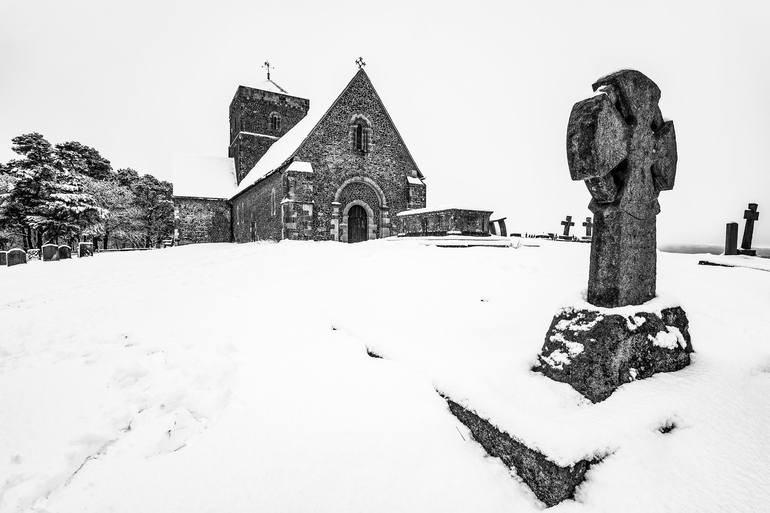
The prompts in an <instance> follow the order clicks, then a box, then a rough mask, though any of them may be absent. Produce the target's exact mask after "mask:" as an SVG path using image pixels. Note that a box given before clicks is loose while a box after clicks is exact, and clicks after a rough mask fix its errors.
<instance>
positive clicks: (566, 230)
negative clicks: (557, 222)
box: [561, 216, 575, 237]
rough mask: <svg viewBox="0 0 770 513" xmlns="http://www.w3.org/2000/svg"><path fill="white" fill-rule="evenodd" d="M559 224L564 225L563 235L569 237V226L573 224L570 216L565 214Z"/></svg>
mask: <svg viewBox="0 0 770 513" xmlns="http://www.w3.org/2000/svg"><path fill="white" fill-rule="evenodd" d="M561 225H562V226H563V227H564V236H565V237H569V229H570V227H571V226H575V223H573V222H572V216H567V217H566V218H565V219H564V221H562V222H561Z"/></svg>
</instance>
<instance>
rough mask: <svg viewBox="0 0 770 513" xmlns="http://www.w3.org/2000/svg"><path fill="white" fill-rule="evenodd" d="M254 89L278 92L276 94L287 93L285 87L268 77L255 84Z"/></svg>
mask: <svg viewBox="0 0 770 513" xmlns="http://www.w3.org/2000/svg"><path fill="white" fill-rule="evenodd" d="M254 88H255V89H261V90H263V91H269V92H271V93H278V94H288V93H287V92H286V89H284V88H283V87H281V86H279V85H278V84H276V83H275V82H273V81H272V80H270V79H269V78H268V79H267V80H265V81H264V82H260V83H259V84H257V85H256V86H254Z"/></svg>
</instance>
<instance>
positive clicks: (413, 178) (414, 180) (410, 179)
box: [406, 176, 423, 185]
mask: <svg viewBox="0 0 770 513" xmlns="http://www.w3.org/2000/svg"><path fill="white" fill-rule="evenodd" d="M406 180H407V181H408V182H409V183H411V184H412V185H423V181H422V180H420V179H419V178H417V177H416V176H407V177H406Z"/></svg>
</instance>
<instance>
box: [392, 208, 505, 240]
mask: <svg viewBox="0 0 770 513" xmlns="http://www.w3.org/2000/svg"><path fill="white" fill-rule="evenodd" d="M491 215H492V212H491V211H488V210H468V209H461V208H446V209H439V210H425V209H422V210H417V211H415V212H411V211H409V210H407V211H404V212H401V213H399V214H398V215H397V216H396V230H397V234H398V235H399V236H407V237H409V236H426V235H471V236H489V235H490V230H489V227H490V224H489V216H491Z"/></svg>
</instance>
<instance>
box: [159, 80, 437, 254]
mask: <svg viewBox="0 0 770 513" xmlns="http://www.w3.org/2000/svg"><path fill="white" fill-rule="evenodd" d="M261 87H262V89H257V88H250V87H244V86H240V87H239V88H238V90H237V92H236V94H235V97H234V98H233V101H232V103H231V105H230V140H231V144H230V148H229V153H228V154H229V156H230V157H231V158H232V161H233V168H234V175H235V176H234V177H232V179H233V180H234V182H235V183H233V184H232V185H233V187H232V192H231V193H230V194H225V193H222V192H219V193H213V192H212V193H211V194H208V193H206V192H205V191H202V192H201V193H200V195H195V196H193V195H185V194H183V193H182V192H179V193H178V194H179V195H178V196H175V198H174V202H175V205H176V212H177V218H176V228H177V240H178V242H179V244H189V243H195V242H225V241H233V242H250V241H255V240H265V239H271V240H281V239H302V240H337V241H341V242H359V241H363V240H370V239H377V238H383V237H389V236H391V235H395V232H394V229H393V226H392V220H393V216H395V215H396V214H398V213H399V212H402V211H404V210H407V209H417V208H424V207H425V201H426V188H425V183H424V181H423V176H422V173H421V172H420V170H419V168H418V167H417V164H416V163H415V161H414V159H413V158H412V156H411V154H410V152H409V150H408V149H407V147H406V144H405V143H404V141H403V139H402V138H401V135H400V134H399V132H398V130H397V129H396V126H395V124H394V123H393V120H392V119H391V118H390V114H388V112H387V110H386V109H385V106H384V105H383V103H382V101H381V99H380V97H379V95H378V94H377V92H376V91H375V89H374V86H373V85H372V83H371V81H370V80H369V77H368V75H367V74H366V73H365V72H364V70H363V69H359V70H358V72H357V73H356V74H355V76H354V77H353V78H352V79H351V81H350V82H349V83H348V84H347V86H346V87H345V88H344V89H343V90H342V92H341V93H340V94H339V96H338V97H337V99H336V100H335V101H334V102H333V103H332V104H331V106H330V107H329V108H328V109H327V110H326V111H325V112H323V115H321V116H317V117H314V118H313V119H308V120H305V121H306V123H304V124H301V126H300V125H298V123H301V122H302V121H303V118H305V116H306V115H308V109H309V105H310V102H309V101H308V100H306V99H303V98H299V97H295V96H291V95H289V94H287V93H286V92H285V91H284V90H283V89H281V88H280V86H278V85H277V84H275V82H273V81H271V80H268V81H266V82H265V83H264V84H263V85H262V86H261ZM316 118H317V121H316ZM310 121H312V122H313V123H312V124H310V123H309V122H310ZM284 137H286V138H287V139H284V140H282V138H284ZM278 141H281V144H280V145H277V146H273V145H275V144H276V143H277V142H278ZM181 172H182V173H183V172H184V170H181ZM182 178H183V177H182ZM175 182H177V180H176V179H175ZM241 182H244V183H243V185H241ZM237 185H241V186H240V188H237V187H236V186H237ZM175 187H176V183H175ZM180 190H181V188H180ZM212 190H213V189H212ZM217 195H218V196H217ZM228 209H229V213H228Z"/></svg>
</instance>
